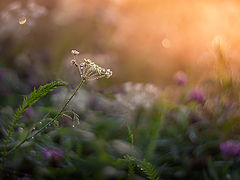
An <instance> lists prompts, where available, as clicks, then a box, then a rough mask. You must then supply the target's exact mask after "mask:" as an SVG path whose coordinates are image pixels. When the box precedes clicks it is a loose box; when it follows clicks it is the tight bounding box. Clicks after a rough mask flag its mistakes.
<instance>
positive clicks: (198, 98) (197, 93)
mask: <svg viewBox="0 0 240 180" xmlns="http://www.w3.org/2000/svg"><path fill="white" fill-rule="evenodd" d="M188 101H190V102H191V101H195V102H197V103H199V104H204V102H205V94H204V93H203V92H202V91H201V90H199V89H193V90H192V91H191V92H190V94H189V97H188Z"/></svg>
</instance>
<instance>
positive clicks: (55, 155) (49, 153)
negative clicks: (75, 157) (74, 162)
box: [43, 148, 63, 161]
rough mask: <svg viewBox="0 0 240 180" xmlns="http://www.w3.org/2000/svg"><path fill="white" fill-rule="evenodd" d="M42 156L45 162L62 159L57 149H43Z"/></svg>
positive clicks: (61, 152)
mask: <svg viewBox="0 0 240 180" xmlns="http://www.w3.org/2000/svg"><path fill="white" fill-rule="evenodd" d="M43 154H44V159H45V160H51V161H59V160H61V159H62V157H63V151H62V150H61V149H59V148H54V149H49V148H44V150H43Z"/></svg>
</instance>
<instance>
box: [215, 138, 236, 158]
mask: <svg viewBox="0 0 240 180" xmlns="http://www.w3.org/2000/svg"><path fill="white" fill-rule="evenodd" d="M220 151H221V153H222V155H223V156H224V157H236V156H238V155H239V153H240V145H239V144H237V143H236V142H234V141H231V140H228V141H225V142H223V143H221V144H220Z"/></svg>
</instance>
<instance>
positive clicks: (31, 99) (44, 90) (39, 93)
mask: <svg viewBox="0 0 240 180" xmlns="http://www.w3.org/2000/svg"><path fill="white" fill-rule="evenodd" d="M64 85H65V84H64V83H63V82H58V81H53V82H51V83H49V84H46V85H44V86H40V87H39V88H38V89H35V88H34V90H33V92H32V93H31V94H30V95H29V96H28V97H25V98H24V100H23V103H22V105H21V106H20V107H19V108H18V109H17V111H16V113H15V114H14V116H13V119H12V121H11V122H10V124H9V128H8V130H7V136H6V137H5V140H4V144H5V145H4V150H3V153H2V163H4V158H5V155H6V151H7V146H8V142H9V139H10V137H11V135H12V133H13V131H14V128H15V127H16V125H17V123H18V121H19V120H20V119H21V118H22V116H23V114H24V113H25V112H26V110H27V108H28V107H29V106H32V105H33V104H34V103H36V102H37V101H38V100H39V99H40V98H41V97H44V96H46V95H47V94H48V93H49V92H51V91H52V90H54V89H55V88H57V87H59V86H64Z"/></svg>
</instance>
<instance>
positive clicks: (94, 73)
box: [72, 50, 112, 80]
mask: <svg viewBox="0 0 240 180" xmlns="http://www.w3.org/2000/svg"><path fill="white" fill-rule="evenodd" d="M72 54H73V55H74V59H73V60H72V63H73V64H74V65H75V66H76V67H77V68H78V70H79V73H80V76H81V78H83V79H85V80H95V79H100V78H103V77H105V78H110V77H111V76H112V71H111V70H110V69H107V70H105V69H104V68H102V67H100V66H98V65H96V64H95V63H94V62H93V61H91V60H90V59H84V61H83V62H82V63H81V64H80V65H79V64H78V63H77V62H76V59H75V56H76V55H78V54H79V52H78V51H77V50H72Z"/></svg>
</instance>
